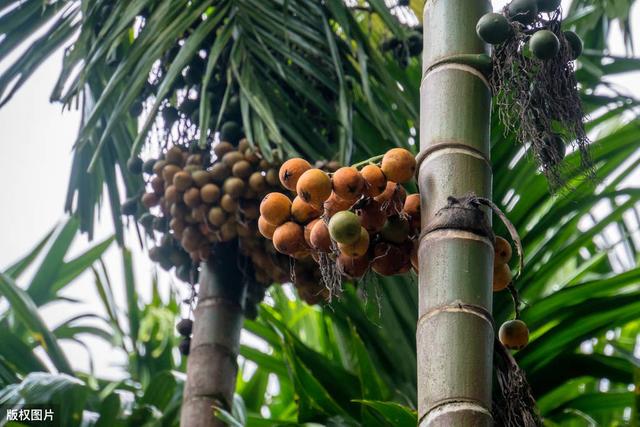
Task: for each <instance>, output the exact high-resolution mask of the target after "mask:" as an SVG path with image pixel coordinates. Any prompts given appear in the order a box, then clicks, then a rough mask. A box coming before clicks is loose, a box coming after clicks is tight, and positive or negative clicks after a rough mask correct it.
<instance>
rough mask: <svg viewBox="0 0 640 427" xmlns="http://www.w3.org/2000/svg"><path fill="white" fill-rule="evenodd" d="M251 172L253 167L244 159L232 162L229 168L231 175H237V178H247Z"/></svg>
mask: <svg viewBox="0 0 640 427" xmlns="http://www.w3.org/2000/svg"><path fill="white" fill-rule="evenodd" d="M252 172H253V168H252V167H251V163H249V162H248V161H246V160H240V161H238V162H236V163H234V165H233V167H232V168H231V173H232V174H233V176H237V177H238V178H243V179H244V178H248V177H249V175H251V173H252Z"/></svg>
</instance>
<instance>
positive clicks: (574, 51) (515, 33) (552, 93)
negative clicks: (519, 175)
mask: <svg viewBox="0 0 640 427" xmlns="http://www.w3.org/2000/svg"><path fill="white" fill-rule="evenodd" d="M513 3H515V2H513ZM510 7H511V4H509V5H507V6H505V9H504V11H503V14H504V15H505V16H507V17H509V13H510V12H509V11H510ZM534 16H535V18H534V19H533V20H531V21H529V20H522V19H521V20H517V19H514V18H510V20H509V21H508V22H509V25H510V26H511V29H512V31H511V34H510V35H509V36H508V37H506V40H505V41H502V42H500V43H496V44H495V45H494V48H493V53H492V61H493V71H492V73H491V86H492V89H493V93H494V97H495V103H496V106H497V110H498V115H499V118H500V121H501V122H502V123H503V125H504V128H505V131H506V132H507V133H510V134H515V135H516V138H517V140H518V141H519V142H520V143H521V144H523V145H524V146H526V147H528V148H529V149H530V152H531V154H532V155H533V157H534V159H535V160H536V162H537V163H538V165H539V166H540V167H541V169H542V171H543V173H544V174H545V176H546V177H547V179H548V180H549V182H550V184H551V187H552V188H558V187H559V186H561V185H562V184H564V179H563V159H564V156H565V150H566V148H565V143H569V144H571V145H573V146H574V147H576V149H577V150H578V151H579V152H580V158H581V166H582V168H583V170H585V171H586V172H587V174H590V173H591V170H592V165H591V160H590V156H589V151H588V145H589V139H588V137H587V135H586V131H585V128H584V123H583V118H584V113H583V111H582V106H581V101H580V96H579V93H578V83H577V80H576V77H575V70H574V62H573V61H574V60H575V59H576V57H577V56H578V55H579V54H580V50H581V47H580V45H581V41H580V40H579V38H578V37H577V35H575V33H571V32H563V31H562V29H561V21H560V19H561V12H560V11H559V10H554V11H552V12H549V13H545V14H544V16H543V14H539V13H536V14H535V15H534ZM521 21H525V22H521ZM532 38H533V40H532Z"/></svg>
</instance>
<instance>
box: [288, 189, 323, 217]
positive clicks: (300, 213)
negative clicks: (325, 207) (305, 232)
mask: <svg viewBox="0 0 640 427" xmlns="http://www.w3.org/2000/svg"><path fill="white" fill-rule="evenodd" d="M321 214H322V212H320V210H319V209H318V208H316V207H315V206H313V205H312V204H309V203H307V202H305V201H304V200H302V199H301V198H300V197H298V196H296V198H295V199H293V202H292V203H291V216H292V217H293V219H294V221H296V222H297V223H299V224H306V223H307V222H309V221H310V220H312V219H315V218H317V217H319V216H320V215H321Z"/></svg>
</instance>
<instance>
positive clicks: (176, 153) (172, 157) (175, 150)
mask: <svg viewBox="0 0 640 427" xmlns="http://www.w3.org/2000/svg"><path fill="white" fill-rule="evenodd" d="M164 158H165V159H166V161H167V163H171V164H174V165H178V166H182V164H183V162H184V157H183V156H182V150H181V149H180V147H177V146H175V145H174V146H173V147H171V148H169V149H168V150H167V154H165V156H164Z"/></svg>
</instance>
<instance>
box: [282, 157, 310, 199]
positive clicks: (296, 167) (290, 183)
mask: <svg viewBox="0 0 640 427" xmlns="http://www.w3.org/2000/svg"><path fill="white" fill-rule="evenodd" d="M309 169H311V164H309V162H307V161H306V160H304V159H300V158H297V157H296V158H293V159H289V160H287V161H286V162H284V163H283V164H282V166H280V172H279V173H278V178H279V179H280V183H281V184H282V186H283V187H284V188H286V189H287V190H291V191H296V186H297V185H298V180H299V179H300V177H301V176H302V174H303V173H305V172H306V171H308V170H309Z"/></svg>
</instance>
